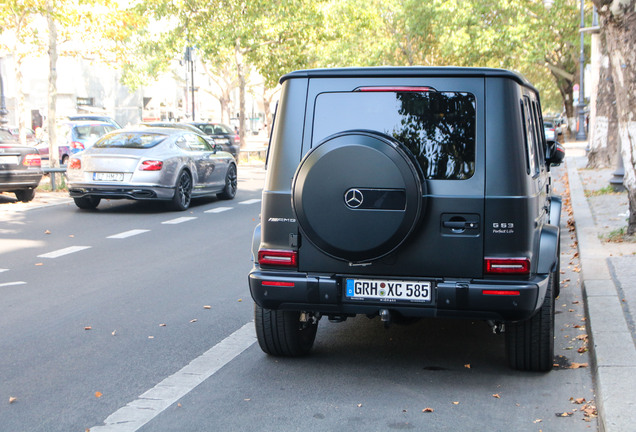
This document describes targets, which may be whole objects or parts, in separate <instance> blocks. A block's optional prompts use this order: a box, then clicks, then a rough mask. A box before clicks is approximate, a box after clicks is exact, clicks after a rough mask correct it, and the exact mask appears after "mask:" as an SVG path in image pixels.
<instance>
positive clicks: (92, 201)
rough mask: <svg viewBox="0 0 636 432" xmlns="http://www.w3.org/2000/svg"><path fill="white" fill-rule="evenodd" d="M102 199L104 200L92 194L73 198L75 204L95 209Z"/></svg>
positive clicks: (87, 208)
mask: <svg viewBox="0 0 636 432" xmlns="http://www.w3.org/2000/svg"><path fill="white" fill-rule="evenodd" d="M101 200H102V199H101V198H97V197H92V196H89V197H82V198H73V201H75V205H76V206H77V207H79V208H81V209H82V210H95V209H96V208H97V206H98V205H99V203H100V201H101Z"/></svg>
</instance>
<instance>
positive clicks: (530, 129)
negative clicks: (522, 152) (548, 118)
mask: <svg viewBox="0 0 636 432" xmlns="http://www.w3.org/2000/svg"><path fill="white" fill-rule="evenodd" d="M521 112H522V117H523V123H524V134H525V138H526V139H525V142H526V151H527V154H528V164H527V169H528V174H530V175H531V176H533V177H534V176H535V175H537V174H538V173H539V166H538V165H537V152H536V150H537V137H536V133H535V129H534V121H533V116H532V112H531V108H530V101H529V99H528V97H527V96H524V97H523V102H522V103H521Z"/></svg>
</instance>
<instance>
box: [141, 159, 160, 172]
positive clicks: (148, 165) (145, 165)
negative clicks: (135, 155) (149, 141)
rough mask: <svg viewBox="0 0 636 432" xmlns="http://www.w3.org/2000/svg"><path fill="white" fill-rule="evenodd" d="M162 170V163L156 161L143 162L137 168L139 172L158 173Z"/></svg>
mask: <svg viewBox="0 0 636 432" xmlns="http://www.w3.org/2000/svg"><path fill="white" fill-rule="evenodd" d="M161 168H163V162H162V161H158V160H145V161H143V162H142V163H141V165H140V166H139V170H140V171H160V170H161Z"/></svg>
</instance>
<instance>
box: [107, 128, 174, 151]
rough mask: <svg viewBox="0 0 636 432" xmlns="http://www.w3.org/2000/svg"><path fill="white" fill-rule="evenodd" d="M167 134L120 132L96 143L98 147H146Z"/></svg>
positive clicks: (164, 137) (159, 140) (152, 145)
mask: <svg viewBox="0 0 636 432" xmlns="http://www.w3.org/2000/svg"><path fill="white" fill-rule="evenodd" d="M166 137H167V135H164V134H158V133H144V132H126V133H124V132H120V133H113V134H110V135H106V136H104V137H103V138H101V139H100V140H99V141H97V142H96V143H95V147H97V148H137V149H146V148H151V147H154V146H156V145H157V144H159V143H161V142H162V141H163V140H165V139H166Z"/></svg>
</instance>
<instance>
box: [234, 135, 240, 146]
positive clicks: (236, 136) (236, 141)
mask: <svg viewBox="0 0 636 432" xmlns="http://www.w3.org/2000/svg"><path fill="white" fill-rule="evenodd" d="M240 141H241V137H240V136H238V135H234V144H238V143H239V142H240Z"/></svg>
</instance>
